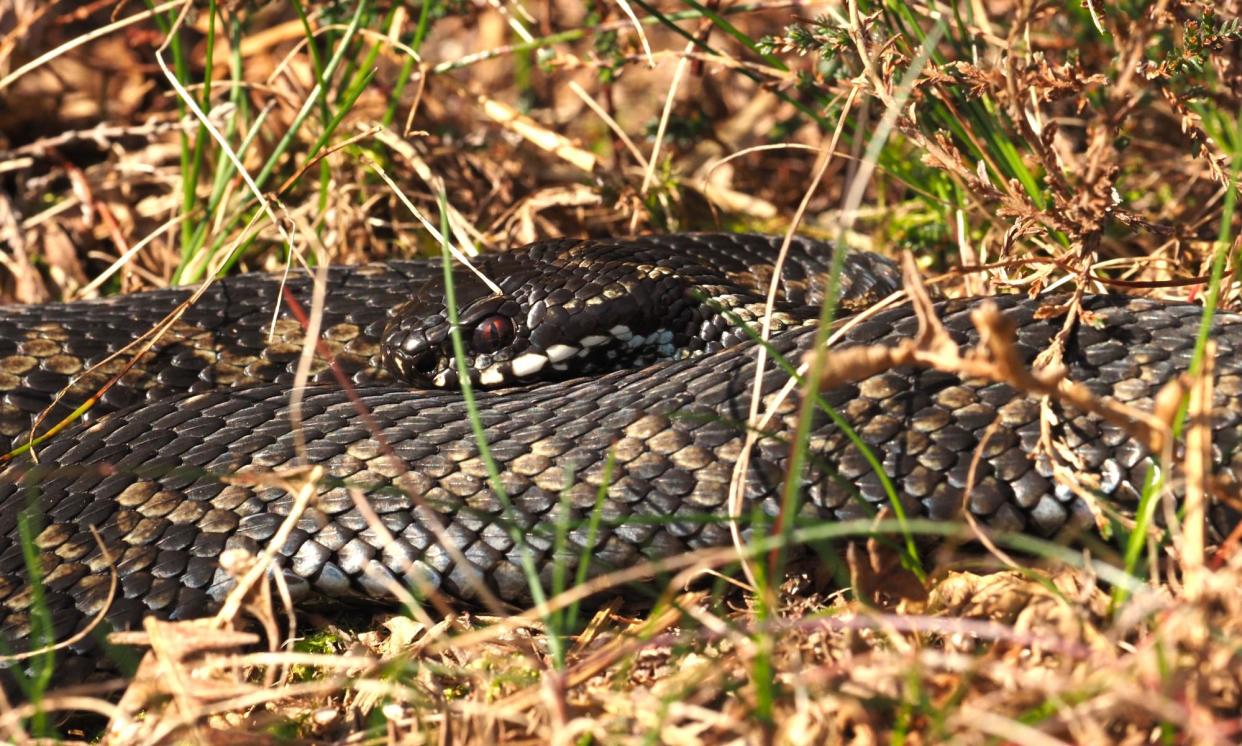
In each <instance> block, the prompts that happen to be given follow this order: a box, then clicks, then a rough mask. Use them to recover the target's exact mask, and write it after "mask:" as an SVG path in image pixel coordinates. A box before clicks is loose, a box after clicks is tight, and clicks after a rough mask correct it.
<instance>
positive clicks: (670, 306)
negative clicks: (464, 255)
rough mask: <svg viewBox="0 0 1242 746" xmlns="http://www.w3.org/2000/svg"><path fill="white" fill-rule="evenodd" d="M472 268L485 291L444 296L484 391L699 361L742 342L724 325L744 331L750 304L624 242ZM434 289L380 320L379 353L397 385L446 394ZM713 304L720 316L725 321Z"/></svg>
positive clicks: (556, 249)
mask: <svg viewBox="0 0 1242 746" xmlns="http://www.w3.org/2000/svg"><path fill="white" fill-rule="evenodd" d="M476 266H477V267H478V269H479V270H480V271H481V272H482V273H483V274H484V275H485V276H487V277H490V278H492V280H494V281H495V285H494V286H493V285H489V284H488V283H485V282H484V281H482V280H481V279H479V278H478V277H477V276H475V275H474V274H472V273H469V272H466V271H465V270H461V269H455V270H454V271H453V288H454V295H455V297H456V302H457V307H458V319H459V321H460V328H461V333H462V340H463V342H464V347H465V350H464V352H465V363H466V365H465V369H466V371H467V373H468V374H469V376H470V380H471V383H473V384H474V385H476V386H480V387H484V388H498V387H502V386H519V385H524V384H528V383H533V382H536V381H548V380H561V379H566V378H572V377H575V376H582V375H589V374H594V373H599V372H607V371H612V370H617V369H622V368H632V367H637V366H642V365H648V364H651V363H653V362H658V361H662V360H672V359H679V358H684V357H690V356H693V355H696V354H699V353H703V352H711V351H713V350H716V349H720V348H721V347H723V346H727V345H730V344H733V343H736V342H738V341H740V340H744V339H746V338H747V336H746V335H745V334H744V333H743V332H742V331H740V330H739V329H738V327H737V326H736V325H735V324H734V322H733V321H732V320H731V319H733V318H735V317H736V316H738V315H741V316H743V317H745V316H746V314H750V316H749V317H748V318H744V320H745V321H747V322H748V323H749V322H750V321H751V320H753V319H754V318H755V316H754V313H753V309H754V308H755V307H756V306H761V305H762V299H761V298H757V297H755V296H753V295H749V294H746V293H745V292H741V291H734V290H733V289H732V285H730V284H729V283H728V281H727V280H726V279H725V278H722V277H721V276H720V275H719V273H717V272H715V271H714V270H712V269H711V268H709V267H704V266H702V265H700V264H697V263H695V262H692V261H689V260H683V259H682V258H680V257H678V256H677V255H676V254H674V253H670V252H665V253H660V254H655V253H653V252H651V251H647V252H646V253H639V252H637V251H635V250H633V247H630V246H626V245H624V244H619V245H618V246H615V247H614V246H612V245H611V244H604V243H601V242H594V243H583V242H577V241H573V240H562V241H547V242H541V243H539V244H535V245H532V246H531V247H528V249H527V250H524V251H521V252H512V253H509V254H500V255H493V256H489V257H485V258H481V259H478V260H477V265H476ZM497 289H498V290H499V292H497ZM445 290H446V288H445V287H444V285H443V283H442V281H437V280H429V281H427V282H426V283H424V284H423V285H422V287H420V288H419V290H418V291H417V292H416V293H415V295H414V297H413V299H411V300H410V301H407V302H405V303H403V304H402V305H400V306H398V307H397V308H396V309H394V311H392V312H391V313H390V318H389V320H388V323H387V326H386V327H385V329H384V333H383V337H382V339H381V348H382V357H383V361H384V366H385V368H387V370H388V371H389V372H390V373H391V374H392V375H393V376H394V377H396V378H397V379H399V380H402V381H405V382H407V383H410V384H413V385H415V386H420V387H432V388H446V387H455V386H457V385H458V380H459V378H458V368H457V363H456V360H455V358H454V354H453V346H452V338H451V336H450V329H451V324H450V322H449V313H448V310H449V309H448V299H447V293H446V292H445ZM748 304H749V305H748ZM721 306H724V307H727V308H729V309H731V313H730V314H729V317H728V318H726V316H725V315H723V314H722V313H721V312H720V308H721ZM781 318H782V319H784V318H785V317H783V316H782V317H781ZM782 323H784V322H782Z"/></svg>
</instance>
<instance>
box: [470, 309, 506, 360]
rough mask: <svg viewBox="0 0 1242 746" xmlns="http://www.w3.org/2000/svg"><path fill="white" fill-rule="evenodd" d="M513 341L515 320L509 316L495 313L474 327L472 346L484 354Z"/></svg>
mask: <svg viewBox="0 0 1242 746" xmlns="http://www.w3.org/2000/svg"><path fill="white" fill-rule="evenodd" d="M512 341H513V321H512V319H510V318H509V317H507V316H501V315H500V314H493V315H491V316H488V317H487V318H485V319H483V320H482V321H480V322H479V324H478V326H476V327H475V328H474V335H473V336H472V337H471V339H470V346H471V347H472V348H473V349H474V351H475V352H478V353H482V354H484V355H486V354H488V353H490V352H495V351H496V350H499V349H500V348H501V347H504V346H505V345H507V344H509V343H510V342H512Z"/></svg>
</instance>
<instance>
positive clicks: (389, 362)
mask: <svg viewBox="0 0 1242 746" xmlns="http://www.w3.org/2000/svg"><path fill="white" fill-rule="evenodd" d="M411 320H412V319H411V317H408V316H398V317H396V318H393V319H392V320H390V321H389V322H388V325H387V326H385V327H384V334H383V338H382V340H381V344H380V350H381V354H380V358H381V360H382V362H383V364H384V369H385V370H387V371H388V372H389V373H390V374H392V376H393V377H394V378H396V379H397V380H400V381H404V382H406V383H408V384H411V385H413V386H420V387H432V386H436V385H437V382H436V377H437V375H438V374H439V373H440V372H441V370H442V369H447V362H448V360H449V359H451V358H447V357H446V356H445V354H444V352H443V349H442V345H441V341H440V340H438V339H437V338H436V335H434V334H429V333H428V332H429V331H434V330H429V329H427V328H424V326H423V325H421V324H411Z"/></svg>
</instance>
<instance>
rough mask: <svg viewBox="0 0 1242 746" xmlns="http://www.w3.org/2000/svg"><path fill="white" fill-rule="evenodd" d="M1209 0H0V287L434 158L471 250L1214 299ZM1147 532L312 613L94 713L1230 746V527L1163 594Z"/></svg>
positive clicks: (148, 249) (488, 738)
mask: <svg viewBox="0 0 1242 746" xmlns="http://www.w3.org/2000/svg"><path fill="white" fill-rule="evenodd" d="M1239 7H1240V6H1239V3H1238V2H1237V0H1230V1H1229V2H1225V3H1223V4H1208V3H1192V2H1180V1H1179V0H1168V1H1164V0H1157V2H1120V3H1109V4H1104V3H1100V2H1092V1H1091V0H1088V2H1086V3H1085V4H1084V3H1079V2H1077V0H1075V1H1074V2H1069V3H1042V2H1034V1H1029V2H1028V1H1027V0H1016V1H1015V2H1008V1H1006V0H973V1H972V2H964V1H963V2H954V3H947V4H946V3H930V4H927V3H922V2H905V0H892V1H891V2H889V3H886V4H883V5H881V4H877V3H864V2H857V1H854V0H851V1H850V2H845V3H834V2H829V3H779V2H758V3H744V2H731V1H729V0H711V1H709V2H704V3H698V2H693V1H692V0H686V1H685V2H682V3H678V2H673V1H672V0H666V1H663V2H658V3H646V2H637V1H635V2H622V1H621V0H607V1H605V2H598V3H576V2H561V1H560V0H539V1H537V2H526V3H517V2H498V1H497V0H489V1H488V2H482V1H480V2H444V3H433V4H430V5H428V6H426V7H424V6H419V5H405V4H400V3H386V2H372V3H364V2H340V3H327V2H323V3H261V2H243V1H234V2H229V1H226V0H220V1H219V2H206V1H205V0H193V2H187V1H184V0H173V1H172V2H165V3H154V2H152V3H143V2H134V1H132V0H131V1H129V2H125V1H122V2H115V1H113V0H106V1H95V2H68V1H64V2H55V1H48V0H6V1H5V2H2V3H0V264H2V265H3V267H2V268H0V299H3V300H4V301H5V302H22V303H38V302H45V301H49V300H61V299H74V298H82V297H94V296H98V295H102V294H110V293H116V292H129V291H134V290H139V289H143V288H150V287H159V286H165V285H168V284H170V283H178V282H194V281H198V280H201V279H202V278H204V277H205V276H207V275H208V274H209V273H211V272H216V271H219V272H236V271H246V270H256V269H279V268H281V267H284V266H285V264H286V263H287V262H289V261H290V260H291V257H292V258H293V260H294V261H311V262H322V261H331V262H339V263H345V262H362V261H371V260H380V259H383V258H385V257H395V256H408V255H411V254H415V253H419V252H420V251H424V252H427V251H435V250H437V249H438V247H437V243H436V241H435V240H434V239H432V238H431V237H430V236H429V234H428V232H427V231H426V230H425V229H424V228H423V226H422V224H421V223H420V222H419V219H418V218H417V217H416V214H415V213H416V212H417V213H421V214H422V215H426V216H433V217H431V218H429V219H430V220H431V222H432V223H433V224H438V218H436V217H434V216H436V215H437V214H438V212H437V194H438V193H439V192H440V191H441V190H443V193H444V194H445V195H446V197H447V203H448V205H449V206H450V208H451V211H452V226H453V233H454V236H455V238H457V239H458V240H459V241H461V242H463V243H469V244H474V245H476V246H478V247H479V248H481V249H485V250H493V249H504V248H505V247H510V246H514V245H518V244H521V243H525V242H528V241H531V240H534V239H536V238H541V237H546V236H555V235H618V234H625V233H630V232H639V231H664V230H702V229H724V230H758V231H766V232H774V233H780V232H783V231H785V230H787V229H789V227H790V226H791V224H793V223H794V222H795V221H797V222H798V230H799V231H801V232H803V233H807V234H811V235H818V236H823V237H829V238H833V239H836V240H839V241H843V242H845V243H847V244H849V245H850V246H852V247H855V248H862V249H870V250H877V251H881V252H884V253H889V254H895V253H896V252H897V251H898V250H899V249H901V248H910V249H911V250H912V251H913V252H914V253H915V255H916V256H917V257H918V259H919V262H920V266H922V267H923V268H924V270H925V271H926V272H927V273H929V274H934V273H939V272H943V271H947V270H949V269H950V268H952V267H968V268H974V269H973V270H972V271H969V272H963V273H959V274H956V275H954V276H953V277H952V278H951V281H950V282H949V283H947V290H946V292H949V293H962V294H984V293H993V292H1036V291H1038V290H1041V289H1045V288H1048V287H1051V286H1054V285H1066V286H1070V287H1076V288H1079V289H1081V290H1085V291H1088V292H1097V291H1124V292H1136V293H1143V294H1149V295H1156V296H1161V297H1181V298H1185V297H1193V298H1196V299H1206V300H1207V302H1208V303H1209V304H1216V305H1218V306H1221V307H1224V308H1235V309H1236V305H1237V299H1238V293H1237V290H1236V288H1237V286H1236V284H1235V283H1234V282H1233V274H1232V272H1233V267H1234V262H1233V260H1232V258H1231V257H1232V256H1235V255H1236V249H1237V245H1236V243H1235V242H1234V239H1233V237H1234V236H1236V235H1237V234H1238V233H1239V230H1238V228H1239V225H1238V224H1239V218H1238V216H1237V213H1236V210H1235V204H1236V193H1237V190H1236V183H1237V176H1238V169H1239V164H1240V163H1242V161H1240V160H1239V154H1240V153H1242V122H1240V120H1239V111H1240V108H1242V95H1240V92H1242V56H1240V55H1242V43H1240V42H1239V36H1240V35H1239V23H1238V16H1239ZM221 141H223V142H225V143H227V149H226V148H225V147H223V146H222V145H221ZM230 153H231V155H230ZM239 166H240V170H239ZM243 173H244V174H245V178H243V176H242V174H243ZM389 180H391V182H390V181H389ZM1157 544H1158V542H1156V541H1155V540H1154V539H1153V540H1152V541H1151V546H1150V547H1149V548H1147V549H1146V550H1145V551H1144V552H1143V557H1142V558H1141V561H1136V562H1135V563H1134V564H1132V565H1131V566H1128V567H1126V568H1125V569H1126V570H1128V571H1132V572H1135V573H1137V574H1138V575H1139V577H1138V579H1136V580H1135V581H1134V582H1133V583H1132V584H1130V585H1125V584H1124V583H1123V584H1121V585H1122V586H1124V587H1125V589H1126V590H1125V593H1120V594H1119V593H1118V592H1117V591H1116V588H1117V587H1118V582H1117V580H1116V579H1115V577H1116V576H1113V577H1114V579H1113V580H1112V581H1111V582H1110V583H1108V584H1105V583H1103V582H1102V581H1101V580H1100V577H1099V574H1100V573H1099V568H1098V567H1094V566H1092V565H1089V564H1088V565H1086V566H1085V567H1079V568H1077V569H1075V568H1072V567H1062V566H1057V567H1055V568H1050V569H1046V570H1039V571H1020V570H1010V571H1003V572H992V573H983V574H976V573H975V572H959V571H945V572H942V573H939V574H937V575H935V576H934V577H933V578H932V580H930V581H929V582H928V583H927V584H926V585H925V586H923V587H922V588H920V589H918V591H917V592H913V593H908V594H898V596H900V595H906V596H910V597H909V598H899V597H891V596H890V597H886V598H876V597H874V596H873V595H872V594H868V593H865V592H857V593H851V592H842V593H838V594H833V595H827V596H825V595H818V594H815V593H810V592H808V587H809V586H810V585H813V583H811V581H810V580H807V579H805V578H802V577H800V576H799V577H798V578H795V579H794V580H791V581H790V582H789V583H788V584H787V585H786V586H785V587H784V588H783V591H784V592H783V594H782V596H781V604H780V606H779V607H778V609H777V611H776V613H775V614H774V615H765V614H759V613H756V611H755V609H754V608H753V607H752V606H749V605H748V603H747V597H746V596H744V595H743V594H737V595H734V596H728V597H726V598H725V600H724V601H723V602H722V601H721V600H720V599H719V598H711V597H708V596H705V595H701V594H695V593H690V594H687V595H684V596H681V597H680V598H679V599H678V602H677V603H676V604H674V605H672V606H669V607H667V608H662V609H659V610H657V611H655V612H652V613H650V614H649V615H648V614H643V615H640V616H639V617H632V616H626V615H624V614H622V613H621V612H619V611H613V610H610V609H608V608H606V609H605V610H604V611H601V612H599V614H598V615H596V616H595V617H594V618H593V619H592V620H591V622H590V623H589V625H587V627H586V628H585V630H573V632H574V635H573V636H571V637H569V638H568V643H567V644H568V652H567V654H566V655H565V657H564V658H563V660H554V659H553V657H552V656H550V654H549V646H548V643H547V635H548V634H561V633H562V631H561V630H548V629H546V626H545V625H544V624H543V623H541V622H539V621H537V620H535V619H525V620H523V621H522V622H521V623H520V624H515V623H508V624H502V623H500V621H499V620H494V619H487V618H479V617H475V616H471V615H470V614H469V613H463V614H462V615H459V616H451V617H449V618H447V619H444V620H442V621H436V622H434V623H423V622H418V621H412V620H410V619H406V618H403V617H397V618H392V619H386V618H384V617H379V618H377V619H376V620H374V621H372V620H370V619H367V620H366V621H365V622H364V623H362V624H360V625H357V626H356V627H355V628H352V629H344V630H341V629H337V628H335V627H332V626H331V625H330V624H328V622H329V620H325V619H320V618H315V617H314V616H310V617H308V618H307V619H304V620H303V623H302V628H304V629H305V628H306V627H315V626H318V627H319V628H320V629H321V630H323V629H326V631H320V632H316V633H315V634H314V635H313V636H312V637H309V638H306V639H304V640H302V642H301V643H300V644H299V648H298V649H299V651H300V652H299V653H298V654H297V655H298V656H299V657H296V658H283V659H272V658H263V657H262V656H261V655H252V656H251V657H249V658H244V659H242V661H241V662H242V663H245V664H247V665H248V666H249V667H243V666H240V665H237V660H236V659H233V663H232V665H231V666H227V667H223V668H225V669H226V670H225V671H223V672H221V671H219V670H217V671H216V672H215V675H216V677H217V678H215V679H211V681H213V682H214V683H213V684H211V685H207V684H204V683H202V682H201V680H199V679H192V678H186V679H184V681H182V683H181V684H177V685H171V684H169V683H168V681H167V680H164V681H161V680H160V677H155V679H154V680H150V679H149V680H146V681H140V682H139V686H138V688H140V689H141V688H142V687H146V689H145V690H143V691H145V692H146V693H150V692H151V691H152V690H154V691H156V692H158V693H162V694H164V695H169V694H170V692H169V691H168V689H167V687H169V686H172V691H171V696H166V697H165V698H164V699H162V700H158V701H159V702H160V704H158V705H152V704H150V703H149V702H148V703H145V707H144V708H137V709H135V708H130V709H128V710H125V709H124V707H123V708H122V709H123V712H122V713H121V717H120V718H119V719H117V720H114V721H113V725H112V729H111V730H110V731H107V732H106V733H105V735H104V737H105V738H107V739H110V740H113V741H131V740H133V739H146V740H149V741H155V740H159V739H161V738H180V739H189V740H200V741H202V742H208V743H215V742H219V743H226V742H242V741H243V740H244V741H245V742H253V740H252V739H260V738H264V739H271V740H283V739H289V740H293V741H295V742H297V741H301V742H314V743H318V742H330V741H342V742H349V743H371V742H385V741H389V740H391V741H401V742H415V743H417V742H439V743H477V742H494V741H504V742H508V743H543V742H548V741H559V742H562V743H614V742H633V743H638V742H669V743H699V742H706V743H728V742H779V743H786V742H788V743H815V742H823V741H825V740H834V741H848V742H852V743H859V744H868V743H877V742H884V741H887V742H891V743H928V742H942V741H945V740H954V741H958V742H963V743H983V742H1013V743H1029V744H1052V743H1063V742H1076V743H1086V742H1095V743H1099V742H1126V743H1135V744H1137V743H1153V742H1160V743H1183V742H1193V743H1236V742H1237V741H1238V740H1239V739H1242V713H1240V709H1239V708H1240V706H1242V675H1240V674H1239V671H1242V629H1240V627H1239V625H1242V595H1240V594H1239V592H1238V588H1239V586H1240V585H1242V561H1240V560H1239V559H1238V553H1237V552H1236V551H1234V550H1235V549H1236V544H1237V537H1233V538H1232V541H1231V542H1226V544H1225V546H1224V547H1222V548H1221V550H1220V551H1219V552H1216V553H1211V554H1209V555H1208V557H1207V560H1206V561H1207V567H1206V569H1205V570H1203V571H1200V570H1199V568H1198V567H1196V568H1194V569H1195V572H1196V582H1195V584H1194V587H1193V588H1191V589H1190V590H1188V586H1187V585H1185V584H1183V582H1182V578H1183V573H1182V572H1181V571H1182V570H1183V569H1185V568H1184V567H1183V564H1182V563H1183V562H1184V560H1185V554H1184V548H1183V546H1182V545H1181V544H1180V543H1179V542H1173V543H1169V542H1164V543H1163V544H1162V545H1161V546H1157ZM1078 564H1079V565H1082V564H1083V563H1082V562H1079V563H1078ZM1149 575H1150V576H1151V577H1152V578H1153V580H1150V581H1147V580H1145V578H1147V577H1148V576H1149ZM880 602H883V603H880ZM331 621H339V620H331ZM359 630H361V631H359ZM217 668H220V667H217ZM201 673H202V672H201V671H199V672H196V674H195V675H198V674H201ZM185 675H186V676H187V677H189V676H190V674H189V673H186V674H185ZM265 676H266V677H267V678H266V679H265ZM221 677H223V678H221ZM185 682H192V683H190V684H186V683H185ZM273 684H279V685H273ZM161 687H164V688H163V689H161ZM131 695H132V696H134V697H137V696H138V695H137V694H133V690H131ZM55 696H56V695H55V694H52V695H49V696H48V699H47V702H48V703H49V706H54V707H56V706H59V707H80V706H82V703H80V702H77V701H67V700H62V701H60V702H59V703H58V701H57V700H56V699H55ZM123 704H124V703H123ZM100 707H102V705H101V706H100ZM105 710H106V712H107V713H108V714H114V715H115V714H117V713H116V712H115V711H113V710H107V709H106V708H105ZM47 722H48V721H44V720H40V719H38V718H36V719H35V720H15V719H13V718H8V719H6V720H5V728H7V731H6V733H7V734H8V735H7V737H9V738H14V739H17V738H20V737H23V736H24V735H25V734H26V733H27V732H35V731H38V730H39V728H42V727H44V726H45V725H47ZM98 727H99V726H98V725H91V724H89V722H88V724H87V725H71V726H70V728H71V730H70V733H71V734H73V735H77V736H79V737H93V736H94V735H95V734H97V733H98ZM73 728H76V729H77V730H72V729H73Z"/></svg>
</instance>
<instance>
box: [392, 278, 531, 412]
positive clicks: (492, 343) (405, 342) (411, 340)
mask: <svg viewBox="0 0 1242 746" xmlns="http://www.w3.org/2000/svg"><path fill="white" fill-rule="evenodd" d="M453 288H454V292H455V295H456V298H457V303H458V314H457V315H458V321H459V324H460V327H461V329H462V333H463V342H464V343H465V353H466V369H467V370H468V371H469V372H470V374H471V379H472V383H474V384H476V385H483V386H494V385H500V384H503V383H505V382H506V381H505V380H504V379H503V378H497V376H496V374H495V373H492V371H494V370H495V371H498V370H499V369H500V367H499V366H502V365H503V364H504V363H506V362H508V361H509V360H511V359H512V357H513V355H514V352H515V350H517V349H520V348H522V347H524V344H523V342H522V340H519V338H518V333H519V327H520V325H521V323H522V321H521V316H522V309H521V306H520V303H519V302H518V301H517V300H515V299H514V298H512V297H510V296H508V295H506V294H504V293H501V294H497V293H495V292H494V291H493V290H492V288H490V287H488V286H487V285H486V284H484V283H483V282H482V281H481V280H479V279H478V278H476V277H473V276H463V274H462V273H460V272H457V271H454V279H453ZM446 295H447V294H446V293H445V292H444V284H443V282H442V281H440V280H438V279H436V280H430V281H428V282H425V283H423V284H422V285H421V286H420V287H419V288H417V290H416V292H415V295H414V297H413V298H412V299H411V300H409V301H406V302H405V303H402V304H401V305H399V306H397V307H396V308H395V309H393V310H392V311H391V312H390V313H389V317H390V318H389V321H388V323H387V325H386V326H385V327H384V332H383V336H382V339H381V357H382V359H383V363H384V367H385V368H386V369H387V370H388V372H389V373H391V374H392V375H393V376H394V377H396V378H397V379H399V380H402V381H405V382H407V383H410V384H413V385H416V386H420V387H428V388H445V387H449V386H456V385H457V383H458V374H457V364H456V358H455V357H454V354H453V343H452V337H451V336H450V330H451V328H452V325H451V322H450V320H449V312H448V302H447V298H446ZM523 331H524V330H523Z"/></svg>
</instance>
